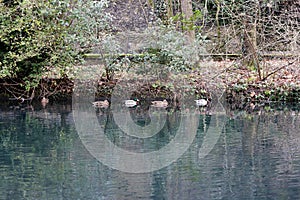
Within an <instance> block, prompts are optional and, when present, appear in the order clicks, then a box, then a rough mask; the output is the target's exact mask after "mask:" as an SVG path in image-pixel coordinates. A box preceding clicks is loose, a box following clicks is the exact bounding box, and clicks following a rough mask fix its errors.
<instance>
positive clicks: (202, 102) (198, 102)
mask: <svg viewBox="0 0 300 200" xmlns="http://www.w3.org/2000/svg"><path fill="white" fill-rule="evenodd" d="M195 102H196V105H197V106H201V107H205V106H207V104H208V101H207V100H205V99H198V100H195Z"/></svg>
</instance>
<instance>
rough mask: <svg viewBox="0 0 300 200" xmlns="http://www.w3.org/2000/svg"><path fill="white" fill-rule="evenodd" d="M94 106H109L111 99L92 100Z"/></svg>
mask: <svg viewBox="0 0 300 200" xmlns="http://www.w3.org/2000/svg"><path fill="white" fill-rule="evenodd" d="M92 104H93V106H95V107H97V108H108V106H109V101H107V100H106V99H105V100H104V101H95V102H92Z"/></svg>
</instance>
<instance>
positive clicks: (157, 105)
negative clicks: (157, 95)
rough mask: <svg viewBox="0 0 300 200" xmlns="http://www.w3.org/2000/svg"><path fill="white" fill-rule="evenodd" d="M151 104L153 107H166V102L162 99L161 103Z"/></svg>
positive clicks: (153, 102)
mask: <svg viewBox="0 0 300 200" xmlns="http://www.w3.org/2000/svg"><path fill="white" fill-rule="evenodd" d="M151 104H152V106H154V107H167V106H168V101H167V100H166V99H164V100H163V101H152V102H151Z"/></svg>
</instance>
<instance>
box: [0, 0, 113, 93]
mask: <svg viewBox="0 0 300 200" xmlns="http://www.w3.org/2000/svg"><path fill="white" fill-rule="evenodd" d="M10 2H11V3H7V1H3V0H2V1H0V29H1V32H0V78H4V77H17V78H21V79H23V80H25V81H26V80H27V83H31V82H32V80H37V79H39V78H41V76H42V75H43V73H44V72H48V71H51V70H53V69H54V68H56V69H57V68H58V69H59V70H58V71H59V72H60V74H59V75H60V76H64V75H65V69H66V67H68V66H70V65H73V64H74V63H76V62H78V61H81V60H82V55H83V54H84V53H86V52H88V51H89V49H90V48H91V47H92V46H93V44H95V43H97V42H98V41H99V40H100V39H101V38H102V37H103V35H104V34H105V30H107V29H108V23H107V22H108V21H109V20H110V16H109V15H107V14H105V12H104V11H103V9H104V8H105V6H107V1H106V0H101V1H81V0H79V1H72V0H64V1H59V0H50V1H37V0H23V1H20V0H16V1H10ZM100 33H102V35H101V34H100ZM35 82H38V81H35ZM30 87H31V86H29V87H28V88H30Z"/></svg>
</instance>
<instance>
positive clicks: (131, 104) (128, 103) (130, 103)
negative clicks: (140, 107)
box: [125, 99, 140, 108]
mask: <svg viewBox="0 0 300 200" xmlns="http://www.w3.org/2000/svg"><path fill="white" fill-rule="evenodd" d="M139 101H140V100H138V99H136V100H125V106H126V107H128V108H131V107H134V106H136V105H137V104H138V102H139Z"/></svg>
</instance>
